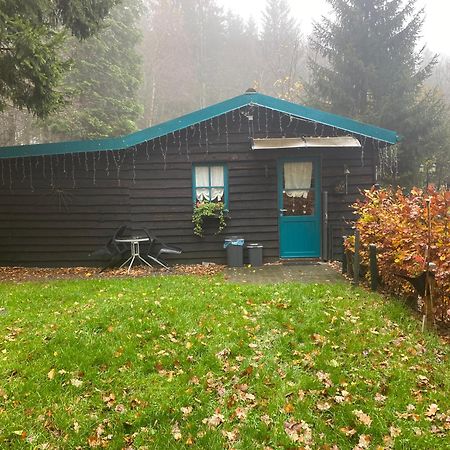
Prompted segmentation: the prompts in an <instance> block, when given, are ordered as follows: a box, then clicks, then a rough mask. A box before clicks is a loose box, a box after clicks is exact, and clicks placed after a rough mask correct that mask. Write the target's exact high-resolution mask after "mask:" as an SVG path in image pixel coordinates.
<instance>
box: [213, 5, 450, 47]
mask: <svg viewBox="0 0 450 450" xmlns="http://www.w3.org/2000/svg"><path fill="white" fill-rule="evenodd" d="M288 1H289V3H290V6H291V11H292V13H293V15H294V16H295V17H296V19H297V21H298V23H299V24H300V26H301V29H302V32H303V34H305V35H307V34H309V33H310V32H311V29H312V21H313V20H316V21H317V20H319V19H320V17H321V16H322V15H326V14H327V12H328V11H329V8H328V4H327V2H326V1H325V0H288ZM218 2H219V4H221V5H222V6H223V7H224V8H225V9H230V10H231V11H233V12H235V13H239V14H240V15H242V16H243V17H244V18H249V17H250V16H253V17H254V18H255V20H256V21H257V22H258V21H259V20H260V16H261V11H262V10H263V9H264V5H265V1H264V0H218ZM417 5H418V6H420V7H421V6H424V7H425V13H426V21H425V24H424V27H423V35H424V43H425V44H426V45H427V48H428V49H429V50H431V51H432V52H437V53H440V54H446V55H450V23H449V21H450V1H449V0H418V2H417Z"/></svg>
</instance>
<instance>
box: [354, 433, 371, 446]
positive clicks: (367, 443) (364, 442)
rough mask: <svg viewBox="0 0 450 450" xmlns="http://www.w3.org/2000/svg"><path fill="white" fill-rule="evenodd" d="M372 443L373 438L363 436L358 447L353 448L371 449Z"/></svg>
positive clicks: (360, 437)
mask: <svg viewBox="0 0 450 450" xmlns="http://www.w3.org/2000/svg"><path fill="white" fill-rule="evenodd" d="M371 441H372V438H371V437H370V436H369V435H367V434H362V435H361V436H359V442H358V445H357V446H356V447H354V448H353V450H364V449H366V448H369V446H370V442H371Z"/></svg>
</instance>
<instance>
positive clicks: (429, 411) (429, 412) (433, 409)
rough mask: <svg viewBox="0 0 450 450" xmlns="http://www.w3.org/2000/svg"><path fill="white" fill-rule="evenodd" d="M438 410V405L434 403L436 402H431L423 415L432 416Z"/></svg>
mask: <svg viewBox="0 0 450 450" xmlns="http://www.w3.org/2000/svg"><path fill="white" fill-rule="evenodd" d="M438 410H439V406H438V405H436V403H432V404H431V405H430V407H429V408H428V409H427V411H426V412H425V415H426V416H427V417H433V416H435V415H436V413H437V412H438Z"/></svg>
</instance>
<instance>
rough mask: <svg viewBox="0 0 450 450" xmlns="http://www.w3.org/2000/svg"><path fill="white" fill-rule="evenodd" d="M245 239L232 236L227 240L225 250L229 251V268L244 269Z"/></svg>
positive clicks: (224, 245)
mask: <svg viewBox="0 0 450 450" xmlns="http://www.w3.org/2000/svg"><path fill="white" fill-rule="evenodd" d="M244 243H245V241H244V238H243V237H241V236H230V237H228V238H225V242H224V244H223V248H225V249H226V251H227V265H228V266H229V267H242V266H243V265H244Z"/></svg>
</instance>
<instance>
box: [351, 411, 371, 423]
mask: <svg viewBox="0 0 450 450" xmlns="http://www.w3.org/2000/svg"><path fill="white" fill-rule="evenodd" d="M353 414H354V415H355V416H356V418H357V419H358V420H359V421H360V422H361V423H362V424H363V425H366V426H367V427H370V425H371V424H372V419H371V418H370V416H369V415H367V414H365V413H364V412H362V411H361V410H359V409H355V410H354V411H353Z"/></svg>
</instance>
